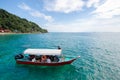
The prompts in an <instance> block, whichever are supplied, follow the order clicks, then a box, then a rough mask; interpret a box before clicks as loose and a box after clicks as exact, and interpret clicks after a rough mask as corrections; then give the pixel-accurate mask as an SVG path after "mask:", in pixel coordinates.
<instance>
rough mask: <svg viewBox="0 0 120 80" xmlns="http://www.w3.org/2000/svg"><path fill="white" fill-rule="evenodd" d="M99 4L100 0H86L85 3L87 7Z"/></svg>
mask: <svg viewBox="0 0 120 80" xmlns="http://www.w3.org/2000/svg"><path fill="white" fill-rule="evenodd" d="M99 5H100V0H88V1H87V3H86V6H87V7H88V8H89V7H92V6H94V7H97V6H99Z"/></svg>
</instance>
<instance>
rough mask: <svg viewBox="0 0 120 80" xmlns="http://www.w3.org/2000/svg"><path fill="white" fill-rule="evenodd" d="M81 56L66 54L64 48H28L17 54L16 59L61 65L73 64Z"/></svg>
mask: <svg viewBox="0 0 120 80" xmlns="http://www.w3.org/2000/svg"><path fill="white" fill-rule="evenodd" d="M79 57H80V56H77V57H71V56H64V55H63V54H62V49H26V50H25V51H24V52H23V53H22V54H18V55H16V56H15V60H16V63H18V64H26V65H40V66H61V65H67V64H71V63H72V62H73V61H75V60H76V59H77V58H79ZM47 58H49V60H48V61H47ZM45 59H46V60H45ZM44 60H45V61H44Z"/></svg>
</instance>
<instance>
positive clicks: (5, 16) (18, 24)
mask: <svg viewBox="0 0 120 80" xmlns="http://www.w3.org/2000/svg"><path fill="white" fill-rule="evenodd" d="M0 28H2V29H8V30H11V31H12V32H18V33H33V32H41V33H46V32H47V30H46V29H42V28H40V27H39V26H38V25H37V24H35V23H33V22H31V21H28V20H26V19H24V18H20V17H18V16H16V15H13V14H11V13H9V12H7V11H5V10H3V9H0Z"/></svg>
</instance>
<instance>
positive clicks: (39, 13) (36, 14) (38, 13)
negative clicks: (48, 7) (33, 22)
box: [30, 11, 53, 22]
mask: <svg viewBox="0 0 120 80" xmlns="http://www.w3.org/2000/svg"><path fill="white" fill-rule="evenodd" d="M30 15H32V16H34V17H38V18H44V19H45V20H47V21H49V22H52V21H53V18H52V17H51V16H47V15H45V14H43V13H41V12H39V11H31V12H30Z"/></svg>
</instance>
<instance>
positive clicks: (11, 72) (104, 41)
mask: <svg viewBox="0 0 120 80" xmlns="http://www.w3.org/2000/svg"><path fill="white" fill-rule="evenodd" d="M57 46H60V47H61V48H62V53H63V54H64V55H69V56H71V57H72V56H80V58H79V59H77V60H76V61H74V62H73V63H72V64H70V65H65V66H56V67H48V66H35V65H22V64H17V63H16V61H15V59H14V56H15V55H17V54H19V53H22V52H23V51H24V50H25V49H27V48H50V49H57ZM0 80H120V33H119V32H116V33H112V32H81V33H64V32H63V33H61V32H59V33H56V32H49V33H44V34H1V35H0Z"/></svg>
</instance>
